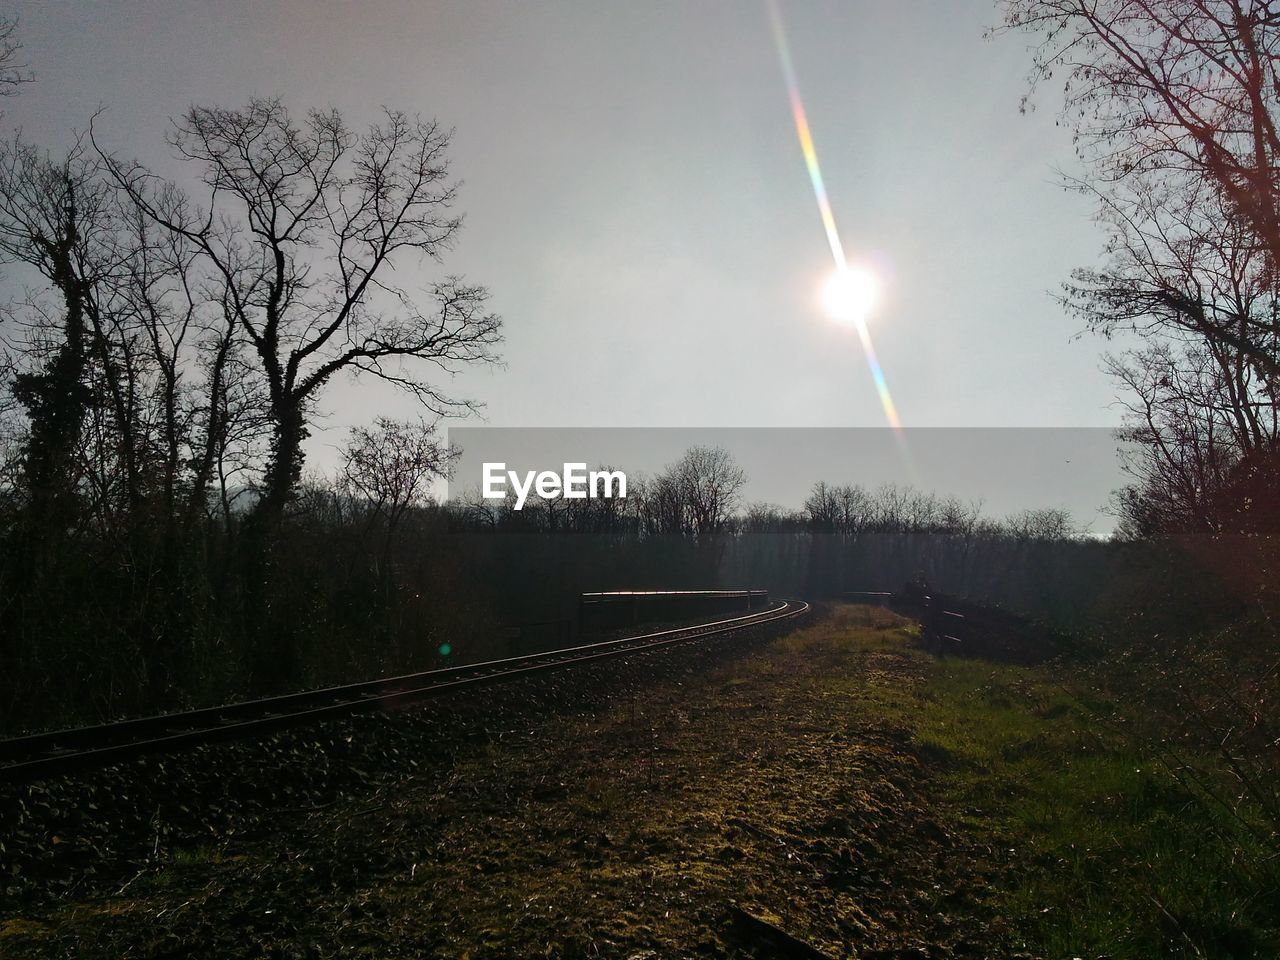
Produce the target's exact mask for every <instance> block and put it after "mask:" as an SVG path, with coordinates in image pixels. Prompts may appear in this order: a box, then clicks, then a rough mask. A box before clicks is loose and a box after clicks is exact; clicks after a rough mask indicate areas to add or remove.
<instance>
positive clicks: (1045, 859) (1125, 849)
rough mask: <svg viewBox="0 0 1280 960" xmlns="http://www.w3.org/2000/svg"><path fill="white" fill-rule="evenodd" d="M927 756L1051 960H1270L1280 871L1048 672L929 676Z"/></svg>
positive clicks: (968, 671) (934, 668)
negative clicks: (997, 860)
mask: <svg viewBox="0 0 1280 960" xmlns="http://www.w3.org/2000/svg"><path fill="white" fill-rule="evenodd" d="M926 677H927V680H926V682H925V684H924V685H923V686H922V688H921V689H920V691H919V694H920V697H919V701H918V703H917V710H918V711H919V713H918V715H917V717H916V718H915V727H916V740H917V742H918V743H919V744H920V746H921V747H922V748H923V749H924V751H925V752H926V754H932V755H936V756H938V757H940V758H942V760H943V763H942V767H943V770H944V771H945V772H944V774H943V778H942V791H943V795H944V797H945V802H946V803H947V804H948V806H949V807H951V809H952V812H953V814H954V815H955V816H956V817H957V818H959V819H962V820H963V821H965V822H966V823H967V825H968V826H969V827H970V828H972V829H976V830H977V831H979V833H980V835H981V834H985V835H986V836H989V837H990V838H991V839H992V840H993V842H995V843H999V844H1004V845H1007V847H1008V848H1009V849H1011V850H1012V851H1013V853H1012V855H1011V859H1013V860H1014V861H1015V862H1017V863H1019V864H1020V865H1022V867H1024V868H1025V869H1023V870H1021V871H1020V872H1021V873H1023V874H1024V876H1025V880H1024V882H1023V883H1022V884H1021V886H1020V887H1019V888H1018V889H1016V890H1003V891H1001V892H1000V893H998V894H997V896H998V898H999V901H1000V902H999V906H1000V907H1001V908H1002V910H1003V912H1005V913H1006V915H1008V916H1009V917H1010V918H1012V919H1014V920H1015V921H1016V922H1017V923H1018V924H1019V926H1021V927H1022V928H1023V929H1024V930H1025V931H1026V932H1027V933H1028V935H1029V936H1030V938H1031V940H1032V942H1033V943H1034V944H1035V945H1036V946H1037V947H1038V948H1039V949H1040V950H1042V951H1043V952H1044V954H1045V956H1047V957H1077V956H1078V957H1096V956H1106V957H1109V958H1112V960H1121V958H1135V960H1137V958H1144V960H1145V958H1150V957H1272V956H1276V955H1277V953H1278V952H1280V895H1278V894H1277V881H1278V880H1280V871H1277V869H1276V867H1275V865H1274V864H1268V862H1267V851H1266V850H1265V849H1263V848H1261V847H1259V846H1258V845H1257V844H1256V842H1255V841H1253V840H1252V839H1251V838H1250V837H1249V836H1248V835H1246V834H1245V833H1244V831H1242V830H1241V829H1240V828H1239V827H1238V825H1237V823H1236V821H1235V820H1234V819H1233V818H1232V816H1231V815H1230V813H1228V812H1227V811H1225V810H1221V809H1216V808H1214V809H1210V808H1208V807H1206V806H1205V805H1204V804H1202V803H1201V802H1199V801H1197V800H1196V799H1195V798H1194V797H1192V796H1190V795H1189V794H1188V793H1187V792H1186V791H1185V790H1184V789H1183V788H1182V786H1181V785H1180V784H1179V783H1178V782H1177V781H1176V779H1175V778H1174V777H1173V776H1172V775H1171V774H1170V772H1169V771H1168V770H1167V769H1166V768H1165V767H1164V766H1162V765H1161V764H1160V762H1159V761H1158V759H1157V758H1156V757H1154V756H1153V755H1151V754H1150V753H1148V752H1145V751H1143V750H1142V749H1140V748H1139V746H1138V745H1136V744H1135V743H1133V742H1131V741H1129V740H1128V739H1127V738H1126V737H1125V736H1124V735H1122V734H1119V733H1116V732H1113V731H1111V730H1110V729H1108V727H1107V725H1106V724H1105V723H1103V722H1102V721H1100V720H1098V719H1097V718H1098V716H1099V715H1102V714H1103V713H1105V712H1106V711H1107V710H1109V709H1114V706H1115V705H1113V704H1106V703H1100V702H1090V700H1089V698H1088V697H1086V696H1081V695H1079V694H1077V693H1074V692H1072V691H1071V690H1069V689H1066V688H1065V687H1064V685H1063V683H1062V682H1061V678H1059V677H1055V676H1053V675H1052V674H1051V673H1050V672H1049V671H1048V670H1047V669H1033V668H1026V667H1015V666H1009V665H1002V664H996V663H991V662H986V661H977V660H954V659H948V660H941V661H932V662H931V663H930V664H929V666H928V668H927V671H926Z"/></svg>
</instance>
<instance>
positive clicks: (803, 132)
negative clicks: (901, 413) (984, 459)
mask: <svg viewBox="0 0 1280 960" xmlns="http://www.w3.org/2000/svg"><path fill="white" fill-rule="evenodd" d="M766 3H767V5H768V7H769V20H770V22H771V24H772V26H773V40H774V43H775V44H776V45H777V48H778V59H779V60H780V61H781V62H782V76H783V79H784V80H785V81H786V84H787V97H788V99H789V100H790V102H791V116H792V119H793V120H794V121H795V125H796V137H797V138H798V139H799V141H800V152H801V153H802V154H803V155H804V165H805V167H806V168H807V169H808V171H809V181H810V182H811V183H812V184H813V196H814V199H816V200H817V201H818V215H819V216H820V217H821V218H822V228H823V230H825V231H826V234H827V245H828V246H829V247H831V258H832V259H833V260H834V261H835V264H836V277H835V279H834V280H832V281H830V282H829V283H828V289H830V287H831V284H833V283H835V284H838V285H839V286H838V287H837V290H836V292H835V293H834V294H833V296H834V297H835V298H836V299H837V300H838V301H840V302H841V303H842V304H845V305H847V306H848V307H850V308H853V307H856V306H857V305H858V304H859V303H860V302H861V301H862V300H864V299H874V298H870V297H868V296H867V295H866V293H865V292H864V293H861V294H859V293H857V292H856V291H857V289H858V288H859V287H861V288H868V287H871V284H868V283H867V282H866V281H862V280H853V279H851V277H852V275H853V274H854V272H855V268H851V267H850V266H849V260H848V258H847V257H846V256H845V252H844V245H843V244H842V243H841V242H840V232H839V231H838V230H837V229H836V218H835V214H834V213H832V211H831V200H830V198H829V197H828V196H827V186H826V183H825V182H824V181H823V179H822V168H821V167H820V166H819V165H818V151H817V148H816V147H814V145H813V133H812V132H811V131H810V129H809V117H808V115H807V114H806V113H805V109H804V101H803V100H802V99H801V98H800V84H799V82H798V81H797V80H796V71H795V65H794V64H793V63H792V62H791V47H790V45H789V44H788V43H787V33H786V30H785V28H784V27H783V23H782V11H781V10H780V9H779V7H778V0H766ZM874 279H875V278H874V276H873V277H872V278H871V280H872V283H874ZM826 294H827V291H824V297H823V299H824V301H826V302H827V303H828V310H830V302H829V301H827V295H826ZM868 309H869V307H868ZM831 312H832V315H833V316H834V315H835V311H831ZM847 313H848V319H849V321H850V322H851V323H852V324H853V327H854V329H856V330H857V332H858V340H859V341H860V342H861V344H862V352H863V354H864V355H865V356H866V358H867V367H868V368H869V369H870V371H871V379H872V380H874V381H875V385H876V393H877V394H879V396H880V405H881V406H882V407H883V408H884V415H885V419H886V420H888V421H889V426H891V427H893V429H894V430H895V431H897V432H898V436H899V442H903V441H902V433H901V430H902V421H901V420H899V419H898V410H897V408H896V407H895V406H894V403H893V397H892V396H890V394H889V383H888V381H887V380H886V379H885V375H884V370H883V369H882V368H881V366H880V361H879V360H878V359H877V358H876V351H875V346H874V345H873V344H872V342H871V333H870V332H869V331H868V330H867V318H866V311H865V310H863V311H858V310H856V309H849V310H848V311H847ZM840 319H843V317H840Z"/></svg>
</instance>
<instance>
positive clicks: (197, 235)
mask: <svg viewBox="0 0 1280 960" xmlns="http://www.w3.org/2000/svg"><path fill="white" fill-rule="evenodd" d="M169 139H170V143H171V145H172V146H173V148H174V150H175V152H176V154H177V156H178V157H179V158H181V159H182V160H184V161H187V162H190V163H192V164H194V165H196V167H197V168H198V170H199V172H200V176H201V179H202V180H203V183H204V185H205V187H206V188H207V190H208V200H207V203H206V204H205V205H203V206H197V205H196V204H194V203H192V202H191V201H190V200H189V199H188V198H187V197H186V196H185V195H183V194H182V193H181V192H180V191H178V190H177V189H176V188H175V187H174V186H173V185H171V184H166V183H162V182H160V181H158V180H157V179H156V178H155V177H154V176H153V175H152V174H150V173H149V172H148V171H146V170H145V169H144V168H142V167H141V166H139V165H137V164H126V163H123V162H120V161H119V160H116V159H115V158H112V157H109V156H108V155H107V154H106V153H105V152H104V151H102V150H101V149H100V148H99V154H100V156H101V157H102V158H103V161H104V163H105V164H106V166H107V169H108V170H109V171H110V172H111V173H112V175H113V176H114V177H115V179H116V181H117V182H118V183H119V184H120V185H121V186H122V187H123V188H124V189H125V190H126V191H127V192H128V194H129V196H130V197H131V198H132V199H133V201H134V203H136V204H137V205H138V207H139V209H140V210H142V211H143V212H144V213H145V214H146V215H147V216H148V217H149V218H151V219H152V220H153V221H154V222H155V223H157V224H159V225H160V226H161V227H163V228H164V229H166V230H168V231H171V232H173V233H174V234H177V235H179V236H181V237H183V238H184V239H185V240H187V241H188V242H190V243H192V244H194V245H195V246H196V247H197V248H198V249H199V250H200V251H201V252H202V254H203V256H204V257H205V258H206V259H207V261H208V262H209V263H210V264H211V265H212V267H213V269H214V271H215V272H216V273H218V274H219V275H220V276H221V277H222V279H223V281H224V283H225V288H226V291H227V307H228V309H229V310H230V312H231V314H232V315H233V317H234V319H235V322H236V324H237V327H238V329H239V330H240V332H241V333H242V334H243V335H244V336H245V337H246V338H247V340H248V342H249V343H250V345H251V347H252V352H253V355H254V356H255V357H256V360H257V365H258V368H259V372H260V373H261V375H262V377H263V380H264V382H265V385H266V391H267V400H268V415H269V419H270V423H271V430H272V436H271V449H270V458H269V462H268V465H267V468H266V473H265V477H264V480H263V490H262V498H261V501H260V505H261V508H262V510H263V511H264V512H265V513H266V514H268V515H270V516H274V517H278V516H279V515H280V513H281V511H282V510H283V508H284V506H285V505H286V504H287V502H288V501H289V500H290V498H291V497H292V496H293V493H294V490H295V488H296V486H297V482H298V478H299V476H300V474H301V469H302V463H303V449H302V443H303V441H304V440H305V438H306V437H307V435H308V425H309V422H310V413H311V410H312V408H313V405H314V401H315V400H316V398H317V397H318V396H319V395H320V393H321V391H322V390H323V388H324V387H325V386H326V385H327V384H328V383H329V382H330V381H331V380H332V379H333V378H334V377H335V376H336V375H338V374H339V373H352V374H357V375H367V376H372V377H375V378H378V379H381V380H384V381H386V382H388V383H391V384H393V385H394V386H396V387H398V388H400V389H403V390H406V391H408V392H409V393H410V394H412V395H413V396H415V397H416V398H417V399H419V400H420V401H422V402H423V403H424V404H425V405H426V406H427V407H429V408H431V409H433V410H435V411H436V412H444V411H447V410H456V409H458V408H459V407H464V408H465V407H470V406H472V405H471V404H470V403H469V402H467V401H458V400H454V399H451V398H448V397H446V396H445V395H444V394H442V393H441V392H440V391H439V390H438V389H437V388H436V387H435V386H433V385H432V384H431V382H430V381H429V380H428V378H427V375H426V374H427V372H428V371H429V370H431V369H432V368H434V369H437V370H443V371H446V372H451V371H453V370H455V369H456V368H457V367H458V366H459V365H463V364H470V363H490V362H494V361H495V360H496V359H497V357H496V354H495V352H494V350H495V347H496V346H497V344H498V343H499V342H500V339H501V335H500V330H501V322H500V320H499V318H498V317H497V316H496V315H494V314H492V313H489V312H486V310H485V302H486V299H487V293H486V291H485V290H484V288H482V287H479V286H475V285H472V284H468V283H465V282H464V281H462V280H461V279H460V278H458V277H453V276H449V277H446V278H444V279H443V280H440V281H437V282H435V283H434V284H432V285H431V287H430V288H429V290H428V291H426V295H425V297H419V296H416V295H415V294H413V293H411V292H410V290H409V289H408V287H407V286H405V282H404V277H405V274H407V273H409V272H410V268H414V267H417V266H418V265H419V264H420V263H421V261H422V260H423V259H427V260H434V261H438V260H439V259H440V258H441V256H442V255H443V253H444V252H445V251H446V250H448V249H449V248H450V247H451V246H452V244H453V242H454V240H455V239H456V236H457V234H458V231H459V229H460V227H461V218H460V217H459V216H458V215H457V214H455V213H454V212H453V201H454V199H455V196H456V187H455V185H454V184H452V183H451V182H450V181H449V174H448V163H447V159H446V149H447V147H448V144H449V132H448V131H446V130H444V129H442V128H441V127H440V126H439V125H438V124H437V123H436V122H435V121H422V120H419V119H414V118H410V117H408V116H406V115H405V114H403V113H399V112H395V111H390V110H388V111H386V113H385V115H384V118H383V120H382V122H380V123H377V124H374V125H372V126H370V127H369V128H368V129H367V130H366V131H365V132H363V133H360V134H356V133H353V132H351V131H350V130H349V129H348V128H347V126H346V124H345V123H344V121H343V119H342V117H341V116H340V115H339V114H338V113H337V111H334V110H328V111H323V112H322V111H312V112H311V113H309V114H308V116H307V118H306V120H305V122H303V123H302V124H296V123H295V122H294V121H293V119H292V118H291V117H290V115H289V113H288V111H287V110H286V109H285V107H284V106H283V104H281V102H280V101H279V100H262V99H255V100H252V101H250V102H249V104H248V105H246V106H245V107H244V108H242V109H239V110H226V109H222V108H216V107H193V108H192V109H190V110H189V111H188V112H187V113H186V115H185V116H184V117H182V119H180V120H178V121H176V122H175V125H174V129H173V131H172V134H171V136H170V138H169ZM95 145H96V144H95ZM398 276H399V278H400V279H399V280H398V279H397V277H398ZM423 299H425V300H426V301H427V302H428V303H429V304H430V307H429V308H427V307H424V306H423V305H422V303H421V301H422V300H423Z"/></svg>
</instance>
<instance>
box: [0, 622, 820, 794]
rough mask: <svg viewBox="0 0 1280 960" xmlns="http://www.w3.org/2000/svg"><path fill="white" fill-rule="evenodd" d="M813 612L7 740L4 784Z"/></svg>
mask: <svg viewBox="0 0 1280 960" xmlns="http://www.w3.org/2000/svg"><path fill="white" fill-rule="evenodd" d="M809 609H810V607H809V604H808V603H806V602H804V601H786V600H783V601H780V602H779V603H778V604H777V605H775V606H772V607H769V608H767V609H765V610H761V611H758V612H754V613H749V614H746V615H744V616H739V617H730V618H726V619H721V620H714V621H710V622H707V623H699V624H693V625H690V626H685V627H674V628H672V629H669V630H659V631H656V632H653V633H646V634H640V635H638V636H634V637H622V638H619V639H615V640H605V641H601V642H599V643H590V644H582V645H579V646H574V647H564V648H560V649H557V650H547V651H543V652H541V653H531V654H525V655H522V656H518V657H508V658H505V659H501V660H489V661H484V662H481V663H474V664H465V665H462V666H458V667H445V668H443V669H438V670H428V671H424V672H421V673H413V674H406V675H403V676H399V677H387V678H382V679H378V680H369V681H364V682H361V683H353V684H347V685H344V686H336V687H328V688H324V689H320V690H307V691H303V692H301V693H292V694H285V695H284V696H279V697H268V698H265V699H260V700H250V701H245V702H241V703H233V704H226V705H224V706H219V707H206V708H202V709H199V710H188V711H184V712H182V713H173V714H164V715H161V716H154V717H142V718H139V719H135V720H122V721H119V722H117V723H105V724H97V725H94V726H87V727H75V728H72V729H68V730H57V731H51V732H48V733H37V734H30V735H27V736H23V737H15V738H12V739H9V740H0V782H5V781H8V782H15V781H22V780H31V779H36V778H39V777H42V776H47V775H50V774H54V773H61V772H71V771H73V770H78V769H84V768H86V767H95V766H104V765H107V764H110V763H114V762H117V761H119V760H124V759H128V758H131V757H136V756H141V755H143V754H147V753H159V752H165V751H170V750H174V749H179V748H182V747H187V746H194V745H196V744H199V743H212V742H217V741H224V740H234V739H239V738H242V737H246V736H251V735H256V734H264V733H273V732H276V731H278V730H282V729H285V728H286V727H290V726H295V725H299V724H303V723H309V722H314V721H317V720H324V719H331V718H335V717H339V716H349V715H354V714H358V713H369V712H373V711H377V710H384V709H388V708H392V707H398V706H403V705H407V704H409V703H414V702H417V701H421V700H425V699H428V698H430V697H433V696H437V695H440V694H442V693H447V692H452V691H455V690H457V689H459V688H463V687H479V686H484V685H487V684H492V683H501V682H506V681H510V680H514V679H519V678H522V677H526V676H531V675H534V674H538V673H545V672H548V671H552V670H558V669H563V668H566V667H572V666H578V665H580V664H584V663H591V662H596V661H599V660H603V659H606V658H612V657H620V656H625V655H627V654H634V653H643V652H647V651H649V650H653V649H657V648H660V647H665V646H669V645H671V644H676V643H682V642H685V641H688V640H694V639H699V638H702V637H707V636H712V635H715V634H721V633H729V632H732V631H734V630H742V629H745V628H747V627H752V626H757V625H760V624H766V623H773V622H776V621H779V620H786V619H790V618H793V617H797V616H800V615H802V614H804V613H806V612H807V611H808V610H809Z"/></svg>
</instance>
